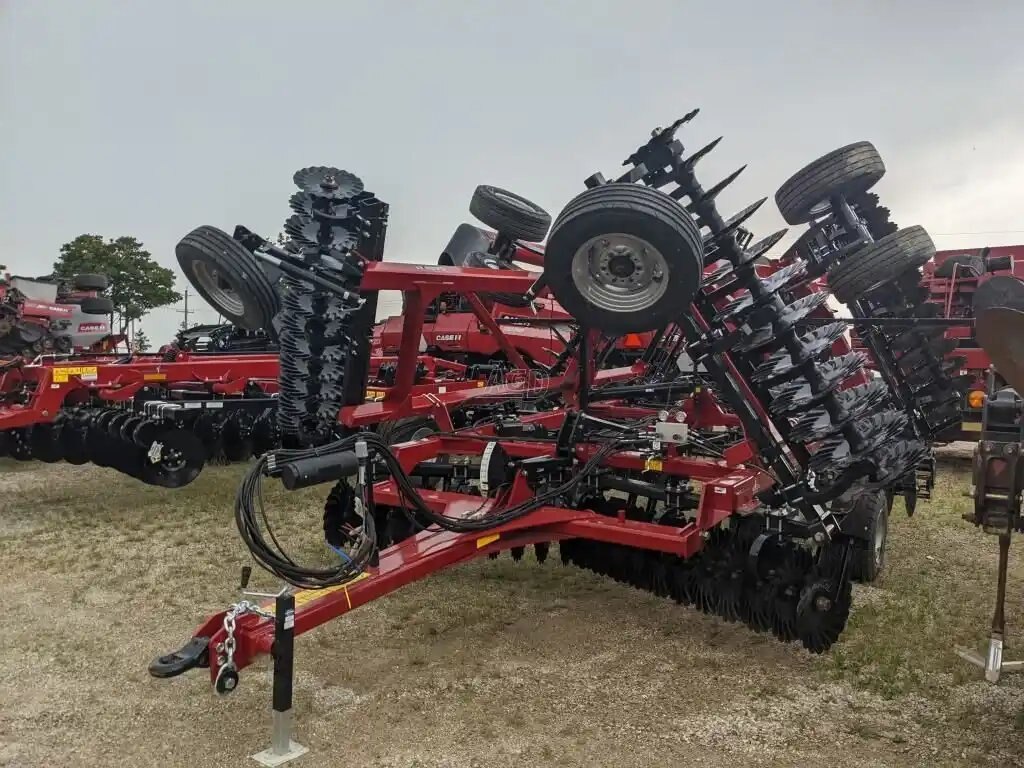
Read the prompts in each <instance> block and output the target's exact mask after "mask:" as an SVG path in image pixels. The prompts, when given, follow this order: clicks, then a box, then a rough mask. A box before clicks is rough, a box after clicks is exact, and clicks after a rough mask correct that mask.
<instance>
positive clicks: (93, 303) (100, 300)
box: [81, 296, 114, 315]
mask: <svg viewBox="0 0 1024 768" xmlns="http://www.w3.org/2000/svg"><path fill="white" fill-rule="evenodd" d="M81 307H82V312H84V313H85V314H87V315H109V314H111V313H112V312H113V311H114V302H112V301H111V300H110V299H108V298H106V297H104V296H86V297H85V298H84V299H82V304H81Z"/></svg>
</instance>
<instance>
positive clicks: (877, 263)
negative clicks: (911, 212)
mask: <svg viewBox="0 0 1024 768" xmlns="http://www.w3.org/2000/svg"><path fill="white" fill-rule="evenodd" d="M934 255H935V244H934V243H933V242H932V239H931V237H930V236H929V235H928V233H927V232H926V231H925V229H924V227H919V226H913V227H907V228H905V229H900V230H897V231H896V232H893V233H892V234H891V235H886V236H885V237H883V238H882V239H881V240H876V241H875V242H873V243H868V244H867V245H865V246H864V247H863V248H861V249H860V250H858V251H856V252H855V253H853V254H852V255H850V256H849V257H848V258H846V259H844V260H843V261H842V262H840V263H839V264H837V265H836V266H835V267H833V268H832V269H831V270H830V271H829V273H828V282H829V287H831V289H832V293H833V294H835V297H836V298H837V299H839V301H841V302H843V303H844V304H851V303H852V302H854V301H856V300H857V299H860V298H862V297H863V296H864V295H865V294H867V293H870V292H871V291H873V290H875V289H876V288H880V287H881V286H883V285H886V284H887V283H891V282H892V281H894V280H895V279H896V278H898V277H899V276H900V275H902V274H903V273H905V272H906V271H907V270H909V269H917V268H918V267H920V266H921V265H922V264H925V263H926V262H927V261H928V260H929V259H931V258H932V257H933V256H934Z"/></svg>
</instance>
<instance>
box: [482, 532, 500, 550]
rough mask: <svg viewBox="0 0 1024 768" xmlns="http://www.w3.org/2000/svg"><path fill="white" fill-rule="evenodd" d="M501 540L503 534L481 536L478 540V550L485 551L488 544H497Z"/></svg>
mask: <svg viewBox="0 0 1024 768" xmlns="http://www.w3.org/2000/svg"><path fill="white" fill-rule="evenodd" d="M500 538H501V534H500V533H492V534H491V535H490V536H481V537H480V538H479V539H477V540H476V548H477V549H483V548H484V547H486V546H487V545H488V544H493V543H494V542H496V541H497V540H498V539H500Z"/></svg>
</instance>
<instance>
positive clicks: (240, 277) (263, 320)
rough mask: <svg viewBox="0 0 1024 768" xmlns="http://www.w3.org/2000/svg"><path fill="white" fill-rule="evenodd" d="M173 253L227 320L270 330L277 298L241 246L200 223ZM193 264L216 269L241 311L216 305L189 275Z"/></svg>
mask: <svg viewBox="0 0 1024 768" xmlns="http://www.w3.org/2000/svg"><path fill="white" fill-rule="evenodd" d="M174 253H175V255H176V256H177V257H178V264H179V265H181V270H182V272H184V273H185V277H186V278H188V281H189V283H191V284H192V287H193V288H195V289H196V292H197V293H198V294H199V295H200V296H202V297H203V298H204V299H206V301H207V303H208V304H209V305H210V306H211V307H213V308H214V309H215V310H217V312H218V313H220V314H221V315H223V316H224V317H225V318H226V319H227V321H228V322H230V323H234V324H235V325H237V326H238V327H240V328H244V329H246V330H247V331H258V330H261V329H268V330H269V329H270V327H271V321H272V320H273V317H274V315H276V314H277V312H278V309H279V308H280V299H279V297H278V295H277V292H276V291H275V290H274V285H273V283H272V282H271V281H270V278H269V277H268V276H267V273H266V272H264V271H263V267H262V266H260V263H259V261H257V260H256V257H255V256H253V255H252V253H250V252H249V251H248V250H246V248H245V246H243V245H242V244H241V243H239V242H238V241H237V240H235V239H234V238H233V237H231V235H229V234H228V233H227V232H224V231H223V230H220V229H217V228H216V227H211V226H202V227H197V228H196V229H194V230H192V231H191V232H189V233H188V234H187V235H185V237H183V238H182V239H181V241H180V242H179V243H178V245H177V247H176V248H175V249H174ZM196 263H205V264H208V265H209V266H211V267H213V268H214V269H216V270H217V274H218V275H219V276H220V277H222V278H223V279H224V280H225V281H226V282H227V283H228V284H229V285H230V286H231V289H232V290H233V291H234V292H235V295H236V296H237V297H238V299H239V300H240V301H241V303H242V313H241V314H238V313H237V312H234V311H232V310H231V308H230V307H225V306H223V305H222V304H219V303H218V302H217V301H215V300H214V298H213V297H212V296H211V295H210V293H209V292H208V291H207V290H206V289H205V287H203V286H201V285H199V284H198V283H199V281H197V280H195V279H194V277H193V274H194V267H193V265H195V264H196Z"/></svg>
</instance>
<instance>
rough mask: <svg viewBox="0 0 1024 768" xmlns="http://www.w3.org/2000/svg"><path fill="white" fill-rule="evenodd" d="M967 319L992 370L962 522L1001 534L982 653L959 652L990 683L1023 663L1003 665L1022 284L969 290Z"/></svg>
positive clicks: (1017, 497)
mask: <svg viewBox="0 0 1024 768" xmlns="http://www.w3.org/2000/svg"><path fill="white" fill-rule="evenodd" d="M954 271H955V268H954ZM982 274H984V273H983V272H979V273H978V274H976V275H975V277H978V276H980V275H982ZM972 314H973V315H974V317H975V319H976V321H977V326H976V340H977V341H978V342H980V345H981V347H982V348H983V349H984V350H985V351H986V353H988V354H989V355H990V356H991V358H992V362H993V367H992V369H991V370H990V371H989V375H988V381H987V385H988V386H987V391H986V392H985V396H984V403H983V404H982V413H983V416H982V421H981V430H980V435H979V438H980V440H979V442H978V445H977V447H976V448H975V450H974V468H973V478H972V490H973V495H974V509H973V510H972V511H971V512H970V513H968V514H965V515H964V519H965V520H967V521H968V522H971V523H974V524H975V525H977V526H978V527H980V528H981V529H982V530H983V531H985V533H989V534H993V535H996V536H998V537H999V568H998V573H997V579H996V604H995V611H994V614H993V617H992V631H991V633H990V635H989V645H988V652H987V653H986V655H985V656H984V657H982V656H979V655H978V654H977V653H975V652H973V651H971V650H966V649H959V650H958V652H959V654H960V656H961V657H962V658H964V659H965V660H967V661H969V662H971V663H972V664H974V665H976V666H978V667H981V668H982V669H984V670H985V678H986V679H987V680H989V681H990V682H993V683H994V682H997V681H998V680H999V677H1000V674H1001V673H1002V672H1020V671H1024V661H1004V660H1003V642H1004V639H1005V636H1006V618H1005V615H1004V606H1005V603H1006V577H1007V567H1008V564H1009V553H1010V540H1011V538H1012V537H1013V534H1014V532H1015V531H1016V532H1020V531H1024V518H1022V517H1021V492H1022V490H1024V462H1022V461H1021V453H1022V451H1024V400H1022V399H1021V396H1020V394H1019V393H1020V392H1021V391H1024V354H1022V348H1021V345H1020V339H1021V337H1022V335H1024V282H1022V281H1021V280H1020V279H1018V278H1016V277H1011V276H1000V277H995V278H993V279H991V280H987V281H985V282H984V283H983V284H981V285H979V286H978V287H977V290H976V291H975V292H974V295H973V302H972Z"/></svg>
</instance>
